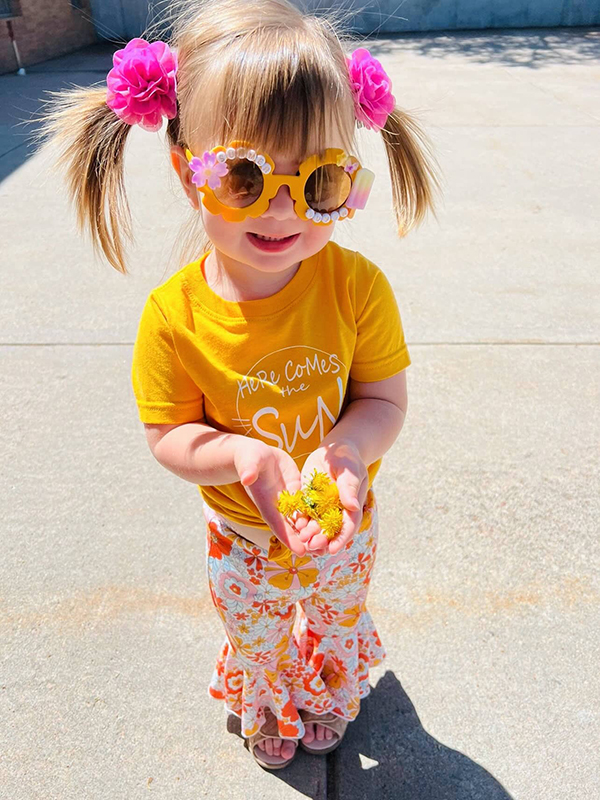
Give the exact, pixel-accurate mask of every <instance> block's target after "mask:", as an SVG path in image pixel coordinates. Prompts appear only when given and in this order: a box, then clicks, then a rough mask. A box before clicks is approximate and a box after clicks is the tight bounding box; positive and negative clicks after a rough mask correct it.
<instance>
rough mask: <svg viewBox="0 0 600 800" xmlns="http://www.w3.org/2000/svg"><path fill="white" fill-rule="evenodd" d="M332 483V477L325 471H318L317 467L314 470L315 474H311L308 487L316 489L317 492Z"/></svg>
mask: <svg viewBox="0 0 600 800" xmlns="http://www.w3.org/2000/svg"><path fill="white" fill-rule="evenodd" d="M330 484H331V478H330V477H329V475H327V474H325V473H324V472H318V471H317V468H316V467H315V469H314V470H313V474H312V475H311V476H310V481H309V484H308V488H309V489H314V490H315V491H316V492H320V491H322V490H323V489H325V487H326V486H329V485H330Z"/></svg>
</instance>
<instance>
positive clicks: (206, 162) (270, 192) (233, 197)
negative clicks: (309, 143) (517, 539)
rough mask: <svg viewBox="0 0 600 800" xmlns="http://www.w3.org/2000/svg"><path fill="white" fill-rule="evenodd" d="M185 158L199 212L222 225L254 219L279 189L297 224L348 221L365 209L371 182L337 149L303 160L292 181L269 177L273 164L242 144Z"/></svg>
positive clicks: (369, 174) (364, 171)
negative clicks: (201, 207) (200, 206)
mask: <svg viewBox="0 0 600 800" xmlns="http://www.w3.org/2000/svg"><path fill="white" fill-rule="evenodd" d="M185 155H186V158H187V160H188V162H189V167H190V169H191V170H192V172H193V173H194V175H193V177H192V183H193V184H194V185H195V186H196V188H197V189H198V191H199V192H202V194H203V197H202V202H203V204H204V206H205V208H207V209H208V211H210V213H211V214H220V215H221V216H222V217H223V218H224V219H225V220H227V221H228V222H241V221H242V220H245V219H246V217H253V218H254V217H260V215H261V214H264V212H265V211H266V210H267V209H268V207H269V202H270V201H271V200H272V199H273V198H274V197H275V195H276V194H277V192H278V191H279V187H280V186H283V185H284V184H285V185H286V186H288V187H289V189H290V194H291V196H292V198H293V200H294V209H295V211H296V214H297V215H298V216H299V217H300V219H310V220H312V221H313V222H316V223H322V224H325V225H327V224H330V223H331V222H337V220H340V219H346V218H348V219H351V218H352V217H353V216H354V212H355V210H356V209H362V208H364V207H365V205H366V203H367V199H368V197H369V193H370V191H371V187H372V186H373V181H374V180H375V174H374V173H373V172H371V170H368V169H364V168H363V167H361V165H360V163H359V162H358V160H357V159H356V158H354V157H353V156H349V155H347V154H346V153H345V152H344V151H343V150H340V149H338V148H330V149H328V150H326V151H325V153H324V154H323V155H322V156H319V155H313V156H309V158H307V159H306V160H305V161H303V162H302V164H300V167H299V169H298V172H297V174H296V175H274V174H273V170H274V169H275V163H274V162H273V160H272V159H271V158H270V157H269V156H268V155H267V154H266V153H257V152H256V150H254V149H252V147H251V146H250V144H249V143H248V142H243V141H234V142H231V143H230V144H229V145H228V146H227V147H223V146H222V145H219V146H218V147H214V148H213V149H212V150H207V151H205V153H204V155H203V156H201V157H198V156H194V155H193V154H192V153H191V152H190V150H188V149H186V151H185Z"/></svg>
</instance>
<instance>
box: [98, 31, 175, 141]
mask: <svg viewBox="0 0 600 800" xmlns="http://www.w3.org/2000/svg"><path fill="white" fill-rule="evenodd" d="M113 65H114V66H113V68H112V69H111V71H110V72H109V73H108V75H107V77H106V84H107V92H106V104H107V106H108V107H109V108H111V109H112V110H113V111H114V112H115V114H116V115H117V116H118V117H120V118H121V119H122V120H123V122H126V123H127V124H128V125H139V126H140V127H141V128H144V130H147V131H158V130H160V128H161V127H162V118H163V116H164V117H167V119H173V118H174V117H176V116H177V79H176V73H177V56H176V54H175V52H174V51H173V50H171V48H170V47H169V45H168V44H165V42H152V44H149V43H148V42H147V41H145V39H131V41H130V42H128V43H127V45H126V46H125V48H124V49H123V50H117V52H116V53H114V55H113Z"/></svg>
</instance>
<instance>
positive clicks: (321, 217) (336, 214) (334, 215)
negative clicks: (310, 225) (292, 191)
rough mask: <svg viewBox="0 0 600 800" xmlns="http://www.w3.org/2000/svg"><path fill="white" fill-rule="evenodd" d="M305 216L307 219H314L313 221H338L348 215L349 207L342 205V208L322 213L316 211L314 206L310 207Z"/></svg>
mask: <svg viewBox="0 0 600 800" xmlns="http://www.w3.org/2000/svg"><path fill="white" fill-rule="evenodd" d="M305 216H306V218H307V219H312V221H313V222H323V223H327V222H337V221H338V219H340V217H341V218H342V219H343V218H344V217H347V216H348V209H347V208H346V206H342V207H341V208H340V209H337V210H336V211H332V212H331V214H328V213H327V212H325V213H323V214H322V213H321V212H320V211H315V210H314V208H308V209H307V210H306V214H305Z"/></svg>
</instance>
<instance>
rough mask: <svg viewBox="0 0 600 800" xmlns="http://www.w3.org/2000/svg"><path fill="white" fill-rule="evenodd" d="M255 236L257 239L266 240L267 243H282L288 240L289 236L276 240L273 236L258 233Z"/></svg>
mask: <svg viewBox="0 0 600 800" xmlns="http://www.w3.org/2000/svg"><path fill="white" fill-rule="evenodd" d="M254 235H255V236H256V238H257V239H264V241H265V242H281V241H283V240H284V239H287V238H288V237H287V236H280V237H279V238H275V237H273V236H261V235H260V234H258V233H255V234H254Z"/></svg>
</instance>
